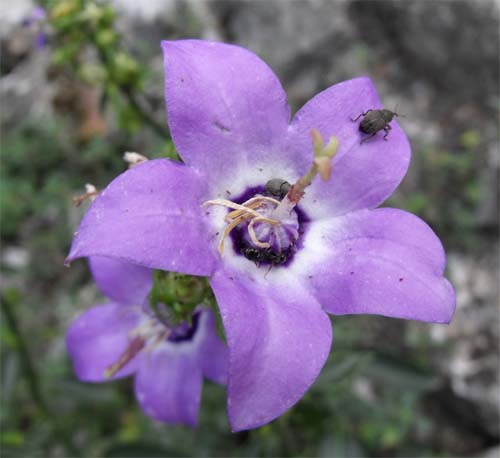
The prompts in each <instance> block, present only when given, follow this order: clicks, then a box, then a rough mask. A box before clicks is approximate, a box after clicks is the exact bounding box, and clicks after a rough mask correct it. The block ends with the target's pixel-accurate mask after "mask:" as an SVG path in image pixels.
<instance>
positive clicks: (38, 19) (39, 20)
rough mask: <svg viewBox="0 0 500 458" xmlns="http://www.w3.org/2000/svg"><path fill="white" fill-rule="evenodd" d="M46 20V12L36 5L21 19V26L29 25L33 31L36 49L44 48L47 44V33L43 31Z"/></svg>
mask: <svg viewBox="0 0 500 458" xmlns="http://www.w3.org/2000/svg"><path fill="white" fill-rule="evenodd" d="M46 20H47V12H46V11H45V9H44V8H42V7H41V6H37V7H35V8H33V9H32V10H31V11H30V13H29V14H28V15H27V16H26V17H25V18H23V20H22V21H21V25H22V26H23V27H29V28H30V29H31V30H32V31H33V33H34V36H35V46H36V47H37V48H38V49H42V48H44V47H45V45H46V44H47V34H46V33H45V31H44V26H45V22H46Z"/></svg>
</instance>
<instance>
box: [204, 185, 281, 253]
mask: <svg viewBox="0 0 500 458" xmlns="http://www.w3.org/2000/svg"><path fill="white" fill-rule="evenodd" d="M265 202H270V203H272V204H274V205H276V206H278V205H279V204H280V201H279V200H276V199H273V198H272V197H267V196H261V195H258V196H255V197H252V198H251V199H248V200H247V201H246V202H244V203H243V204H237V203H235V202H232V201H230V200H226V199H214V200H207V201H206V202H203V204H202V206H203V207H206V206H208V205H221V206H223V207H228V208H232V209H233V210H234V211H232V212H229V213H228V214H227V215H226V217H225V218H224V219H225V220H226V221H227V222H228V223H229V224H228V225H227V226H226V228H225V229H224V233H223V234H222V237H221V240H220V242H219V253H220V254H221V256H222V254H223V253H224V241H225V239H226V237H227V236H228V235H229V234H230V233H231V231H232V230H233V229H234V228H235V227H237V226H238V225H240V224H241V223H243V222H244V221H247V220H250V223H249V224H248V228H247V230H248V234H249V235H250V239H251V240H252V242H253V243H254V244H255V246H257V247H260V248H269V247H270V245H269V243H266V242H261V241H260V240H259V239H258V238H257V235H256V234H255V229H254V227H253V226H254V224H255V223H259V222H263V223H267V224H270V225H271V226H276V225H278V224H280V221H278V220H275V219H271V218H267V217H265V216H263V215H262V214H261V213H259V212H258V211H256V210H255V209H256V208H259V207H260V206H262V205H263V204H264V203H265Z"/></svg>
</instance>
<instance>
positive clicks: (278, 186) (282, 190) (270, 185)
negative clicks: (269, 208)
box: [265, 178, 292, 199]
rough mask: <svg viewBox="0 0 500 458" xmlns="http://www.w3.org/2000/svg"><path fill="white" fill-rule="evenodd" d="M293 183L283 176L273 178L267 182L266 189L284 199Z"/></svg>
mask: <svg viewBox="0 0 500 458" xmlns="http://www.w3.org/2000/svg"><path fill="white" fill-rule="evenodd" d="M291 187H292V185H291V184H290V183H288V181H286V180H283V179H282V178H273V179H272V180H269V181H268V182H267V183H266V186H265V188H266V191H267V192H268V193H269V194H271V195H273V196H275V197H279V198H280V199H283V198H284V197H285V196H286V195H287V194H288V191H290V188H291Z"/></svg>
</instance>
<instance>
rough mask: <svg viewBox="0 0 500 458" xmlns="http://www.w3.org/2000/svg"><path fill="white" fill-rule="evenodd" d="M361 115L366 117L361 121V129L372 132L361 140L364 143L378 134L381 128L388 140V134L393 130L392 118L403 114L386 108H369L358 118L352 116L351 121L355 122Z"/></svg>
mask: <svg viewBox="0 0 500 458" xmlns="http://www.w3.org/2000/svg"><path fill="white" fill-rule="evenodd" d="M361 116H364V118H363V119H362V121H361V122H360V123H359V130H360V131H361V132H363V133H364V134H371V135H370V136H369V137H366V138H364V139H363V140H361V143H364V142H366V141H367V140H369V139H370V138H372V137H374V136H375V135H377V132H379V131H381V130H383V131H384V132H385V135H384V140H387V135H389V131H390V130H391V126H390V124H389V123H390V122H391V121H392V118H394V116H402V115H399V114H398V113H396V112H394V111H391V110H387V109H385V108H384V109H382V110H367V111H365V112H364V113H361V114H360V115H358V116H357V117H356V118H354V119H352V118H351V121H353V122H355V121H357V120H358V119H359V118H361Z"/></svg>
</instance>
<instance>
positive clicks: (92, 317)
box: [66, 303, 143, 382]
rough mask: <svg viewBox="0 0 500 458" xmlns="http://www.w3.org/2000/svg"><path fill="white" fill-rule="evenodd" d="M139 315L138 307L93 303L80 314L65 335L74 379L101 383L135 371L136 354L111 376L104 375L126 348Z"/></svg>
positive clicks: (138, 358)
mask: <svg viewBox="0 0 500 458" xmlns="http://www.w3.org/2000/svg"><path fill="white" fill-rule="evenodd" d="M142 316H143V315H142V314H141V312H140V308H138V307H127V306H123V305H121V304H115V303H108V304H104V305H97V306H95V307H92V308H91V309H89V310H87V311H86V312H84V313H83V314H82V315H80V316H79V317H78V318H77V319H76V320H75V321H74V322H73V323H72V324H71V326H70V328H69V330H68V333H67V334H66V346H67V349H68V352H69V354H70V356H71V360H72V361H73V367H74V369H75V372H76V375H77V376H78V378H79V379H81V380H84V381H86V382H103V381H106V380H112V379H116V378H120V377H125V376H127V375H130V374H132V373H133V372H135V371H136V369H137V365H138V362H139V360H140V357H135V358H133V359H132V360H131V361H130V362H129V363H128V364H126V365H125V366H124V367H123V368H122V369H121V370H119V371H118V372H117V373H116V375H114V376H113V377H110V378H109V379H107V378H105V377H104V372H105V370H106V369H107V368H108V367H109V366H111V365H112V364H114V363H116V362H117V361H118V359H119V358H120V356H121V355H122V354H123V352H124V351H125V350H126V349H127V347H128V345H129V338H128V334H129V332H130V331H131V330H132V329H134V328H135V327H136V326H137V325H138V324H139V321H140V320H141V318H142Z"/></svg>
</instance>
